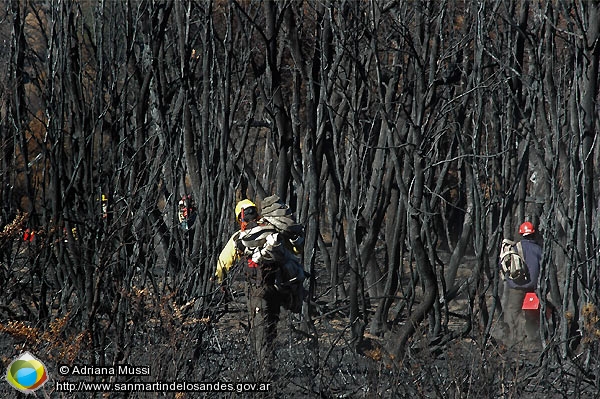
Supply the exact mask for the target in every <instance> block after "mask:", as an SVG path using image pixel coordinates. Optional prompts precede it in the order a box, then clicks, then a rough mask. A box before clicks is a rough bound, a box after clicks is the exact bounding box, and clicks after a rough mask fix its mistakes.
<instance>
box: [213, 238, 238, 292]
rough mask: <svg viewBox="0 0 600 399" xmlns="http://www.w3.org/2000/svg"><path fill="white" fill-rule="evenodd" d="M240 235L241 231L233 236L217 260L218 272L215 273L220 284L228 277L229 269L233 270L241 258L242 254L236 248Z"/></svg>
mask: <svg viewBox="0 0 600 399" xmlns="http://www.w3.org/2000/svg"><path fill="white" fill-rule="evenodd" d="M239 235H240V232H239V231H237V232H236V233H235V234H233V235H232V236H231V238H229V241H227V244H225V247H224V248H223V250H222V251H221V254H220V255H219V259H218V260H217V271H216V273H215V276H216V277H217V281H218V282H219V283H222V282H223V279H225V276H226V275H227V272H228V271H229V269H231V266H233V264H234V263H235V262H236V261H237V260H238V259H239V258H240V254H239V252H238V250H237V249H236V247H235V241H236V240H237V238H238V237H239Z"/></svg>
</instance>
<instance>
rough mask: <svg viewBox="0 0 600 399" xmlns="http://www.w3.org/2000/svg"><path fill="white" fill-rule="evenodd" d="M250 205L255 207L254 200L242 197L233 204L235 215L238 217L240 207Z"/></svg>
mask: <svg viewBox="0 0 600 399" xmlns="http://www.w3.org/2000/svg"><path fill="white" fill-rule="evenodd" d="M250 207H255V208H256V204H255V203H254V202H252V201H250V200H249V199H243V200H241V201H240V202H238V203H237V205H236V206H235V217H236V218H239V217H240V213H242V209H246V208H250Z"/></svg>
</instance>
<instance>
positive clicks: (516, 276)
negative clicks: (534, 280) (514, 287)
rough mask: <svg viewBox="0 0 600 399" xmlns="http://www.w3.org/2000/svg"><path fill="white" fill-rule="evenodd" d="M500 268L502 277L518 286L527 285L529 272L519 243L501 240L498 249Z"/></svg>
mask: <svg viewBox="0 0 600 399" xmlns="http://www.w3.org/2000/svg"><path fill="white" fill-rule="evenodd" d="M500 267H501V269H502V272H503V273H504V275H505V276H506V277H508V278H510V279H511V280H513V281H514V282H515V284H518V285H524V284H527V283H529V281H530V277H529V270H528V269H527V264H526V263H525V258H524V256H523V246H522V245H521V243H520V242H514V241H511V240H508V239H506V238H505V239H503V240H502V247H501V248H500Z"/></svg>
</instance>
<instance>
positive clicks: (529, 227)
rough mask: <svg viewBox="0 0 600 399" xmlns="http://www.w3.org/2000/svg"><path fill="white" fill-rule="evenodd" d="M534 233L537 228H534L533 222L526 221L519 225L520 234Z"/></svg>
mask: <svg viewBox="0 0 600 399" xmlns="http://www.w3.org/2000/svg"><path fill="white" fill-rule="evenodd" d="M533 233H535V229H534V228H533V224H531V222H525V223H523V224H521V225H520V226H519V234H521V235H522V236H526V235H528V234H533Z"/></svg>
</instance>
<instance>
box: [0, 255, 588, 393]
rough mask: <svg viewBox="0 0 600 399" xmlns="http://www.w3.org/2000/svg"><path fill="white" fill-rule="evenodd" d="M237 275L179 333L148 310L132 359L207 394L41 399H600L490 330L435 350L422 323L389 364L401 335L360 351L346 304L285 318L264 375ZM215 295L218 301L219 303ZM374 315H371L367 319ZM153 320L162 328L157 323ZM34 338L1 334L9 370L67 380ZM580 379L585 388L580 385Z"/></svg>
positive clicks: (532, 351) (465, 272) (45, 345)
mask: <svg viewBox="0 0 600 399" xmlns="http://www.w3.org/2000/svg"><path fill="white" fill-rule="evenodd" d="M467 260H468V259H467ZM471 267H472V263H470V262H466V263H465V264H464V266H463V267H462V268H461V270H460V271H459V278H460V279H465V278H468V277H469V276H470V270H471ZM242 274H243V273H239V274H238V275H237V277H236V278H235V280H234V281H233V283H232V284H231V286H230V287H229V288H230V290H231V292H232V300H231V301H230V302H228V303H227V305H226V306H225V305H224V304H222V303H221V304H220V305H219V306H218V308H219V311H218V312H217V313H213V314H212V315H211V317H208V318H204V317H202V318H201V317H198V318H194V317H193V316H189V317H187V318H186V320H187V321H185V322H182V323H180V324H178V323H177V322H176V320H175V317H174V316H173V315H172V314H164V313H163V311H164V310H166V309H167V308H165V309H161V310H160V311H156V310H154V311H153V314H154V315H155V316H153V317H152V318H147V319H145V320H144V321H143V323H144V325H143V326H141V327H140V328H138V329H136V330H135V331H136V332H135V335H134V336H133V341H132V345H131V346H130V349H129V350H130V353H129V355H128V359H129V361H130V362H131V363H132V364H133V365H136V366H139V365H146V364H147V365H151V368H152V374H151V376H150V378H148V379H146V381H148V382H151V381H155V380H157V379H164V380H177V381H194V382H199V383H202V384H207V386H208V388H209V389H207V390H206V391H204V392H177V393H175V392H172V393H168V394H165V393H164V392H163V393H154V394H150V393H143V394H142V393H139V392H138V393H136V392H129V393H119V392H110V393H109V392H104V393H102V392H97V393H96V394H95V395H91V396H90V393H86V394H79V396H77V395H75V394H73V393H71V394H67V393H62V394H60V393H58V392H56V391H55V390H53V388H52V387H48V389H46V387H44V388H43V389H42V390H41V391H40V392H42V391H43V394H42V396H43V397H52V398H55V397H57V398H75V397H76V398H89V397H98V398H162V397H172V398H176V399H187V398H190V399H191V398H200V397H206V398H232V397H235V398H238V397H261V398H288V397H298V398H317V397H319V398H444V399H445V398H506V399H508V398H521V397H526V398H545V399H554V398H572V397H574V398H598V397H600V394H599V393H598V392H597V390H595V389H594V382H593V381H590V380H589V378H590V377H589V376H583V377H582V376H581V373H580V372H579V370H578V364H577V362H564V363H563V364H558V362H556V359H557V352H558V350H557V347H556V346H550V347H547V348H545V349H544V350H542V349H541V348H531V347H527V346H524V345H523V344H522V343H520V342H517V343H508V342H506V341H505V340H503V337H502V336H501V335H498V334H497V331H496V330H492V334H491V335H492V338H490V339H487V340H484V339H483V332H482V331H479V330H478V327H476V326H474V327H473V328H472V329H471V330H470V331H468V332H467V333H466V334H462V335H460V336H459V337H458V336H457V337H456V338H454V339H452V340H449V341H448V342H443V343H439V342H433V340H432V339H431V338H430V337H429V331H428V330H429V328H428V323H427V322H425V323H423V326H422V328H421V329H419V330H417V332H416V334H414V336H413V338H412V339H411V342H410V345H409V348H408V350H407V353H406V356H405V358H403V359H393V358H392V357H391V356H390V352H391V351H390V350H389V348H390V342H393V339H392V338H391V337H392V335H391V334H393V332H394V330H395V329H396V328H397V326H392V328H391V331H390V332H388V333H387V334H386V335H384V336H383V337H381V336H375V335H372V334H370V332H369V329H368V326H367V327H366V329H365V334H364V341H363V343H362V344H361V345H360V346H359V347H358V348H357V346H356V345H355V343H354V342H352V340H351V331H350V328H349V322H348V316H347V310H348V306H347V304H346V303H345V302H344V301H340V302H339V303H331V302H329V301H325V300H318V301H317V305H318V306H315V307H314V309H316V310H315V311H314V312H313V313H311V315H310V320H309V323H306V322H305V320H304V319H303V317H306V316H305V315H295V314H291V313H290V312H288V311H284V310H282V314H281V319H280V322H279V325H278V336H277V339H276V341H275V348H276V356H275V358H274V360H273V363H272V364H269V365H268V367H266V368H265V367H262V368H261V367H259V365H258V363H257V361H256V356H255V355H254V353H253V351H252V350H251V349H250V344H249V339H248V325H249V322H248V311H247V306H246V294H245V290H246V288H245V281H244V277H243V275H242ZM219 295H222V294H220V293H216V294H215V296H219ZM217 299H218V298H217ZM165 303H166V302H165ZM469 303H470V302H469V301H468V300H467V299H466V298H462V297H460V296H459V297H457V298H455V299H454V300H453V301H452V308H451V309H450V310H451V312H452V313H454V314H463V315H464V314H466V313H467V312H466V310H467V307H468V306H470V305H469ZM372 305H374V304H372ZM373 308H374V306H371V307H370V308H369V309H370V310H369V311H370V312H372V311H373V310H374V309H373ZM167 311H168V310H167ZM175 313H176V312H175ZM157 314H160V315H163V316H166V319H163V320H158V319H156V315H157ZM370 316H372V314H370ZM495 317H497V316H495ZM170 318H171V319H170ZM184 318H185V317H184ZM457 320H458V321H451V322H450V323H448V329H449V331H448V332H447V334H446V335H450V334H451V333H453V332H454V333H455V332H456V331H458V330H459V329H460V328H461V325H462V324H461V321H462V320H463V319H461V318H458V319H457ZM3 322H4V321H3ZM399 324H401V322H400V323H399ZM463 324H464V323H463ZM474 324H476V323H474ZM494 325H497V324H494ZM32 331H33V329H32V330H26V331H24V333H23V335H22V337H21V338H15V337H13V336H10V335H7V334H4V333H0V355H2V360H3V362H2V363H3V364H4V365H5V366H8V364H9V363H10V361H11V360H12V359H10V356H7V354H14V353H15V351H16V352H17V353H18V352H19V351H20V350H23V349H28V350H33V351H34V355H37V356H39V357H40V358H42V359H44V361H46V359H49V360H48V363H49V364H51V366H50V367H49V369H50V370H49V374H50V378H51V379H55V381H59V380H60V381H63V380H65V378H62V377H60V376H59V375H58V373H57V367H58V365H59V364H60V362H59V361H57V360H56V359H57V358H58V355H57V354H56V352H57V349H56V348H57V347H58V346H57V345H58V344H56V343H53V342H44V339H45V338H44V337H46V335H42V336H41V337H38V339H37V340H35V344H34V343H33V341H32V340H30V338H28V336H27V334H29V333H32V334H33V332H32ZM132 331H134V330H133V329H132ZM26 333H27V334H26ZM61 339H62V340H63V341H64V342H63V346H62V348H63V349H64V348H66V349H69V348H72V346H71V345H70V342H71V341H72V339H70V338H69V337H65V336H64V334H63V337H62V338H61ZM28 340H29V341H28ZM59 346H60V345H59ZM30 348H31V349H30ZM108 349H109V350H110V348H108ZM94 351H95V350H93V349H92V348H87V349H86V348H83V349H82V350H81V352H80V354H79V355H78V356H80V357H77V358H75V360H74V363H75V364H77V363H80V364H81V363H82V362H84V360H82V359H90V357H95V356H96V355H95V354H94ZM52 353H54V357H52ZM55 361H56V364H54V362H55ZM86 361H87V360H86ZM586 379H587V381H586V383H585V384H580V383H578V381H581V380H584V381H585V380H586ZM67 380H68V379H67ZM53 383H54V382H53ZM211 384H212V385H211ZM215 384H220V386H221V388H223V385H222V384H225V385H226V386H227V388H225V389H218V390H216V391H215V389H214V385H215ZM253 389H254V392H251V391H252V390H253ZM15 392H16V391H14V390H13V389H12V388H10V387H9V386H8V383H6V382H5V383H3V384H0V398H9V397H10V398H13V397H15V396H14V394H15Z"/></svg>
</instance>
